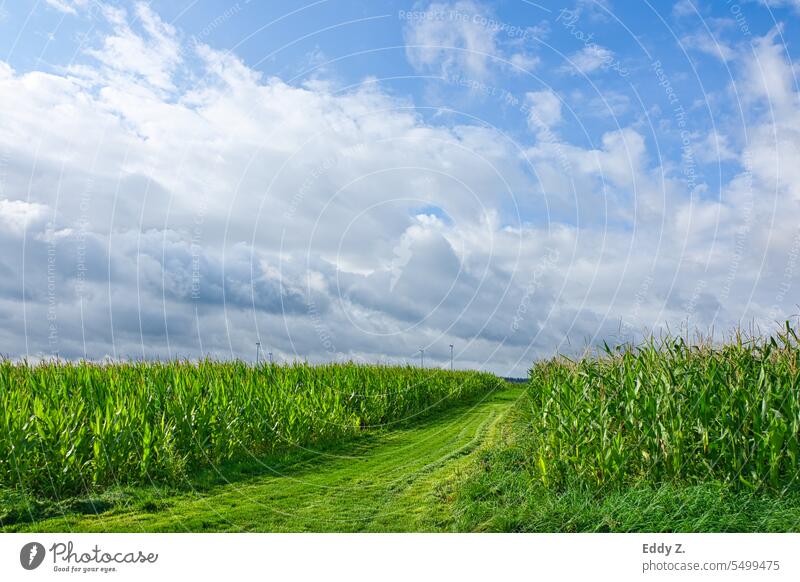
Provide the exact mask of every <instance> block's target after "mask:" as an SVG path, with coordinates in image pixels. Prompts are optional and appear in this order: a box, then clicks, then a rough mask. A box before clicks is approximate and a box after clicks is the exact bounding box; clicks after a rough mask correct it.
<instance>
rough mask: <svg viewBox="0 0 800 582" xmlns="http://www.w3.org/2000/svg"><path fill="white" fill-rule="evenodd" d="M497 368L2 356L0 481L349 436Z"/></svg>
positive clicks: (164, 467) (31, 481) (474, 388)
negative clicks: (30, 360)
mask: <svg viewBox="0 0 800 582" xmlns="http://www.w3.org/2000/svg"><path fill="white" fill-rule="evenodd" d="M500 382H501V381H500V380H499V379H497V378H496V377H495V376H493V375H491V374H486V373H479V372H449V371H443V370H431V369H419V368H412V367H405V368H399V367H386V366H360V365H355V364H331V365H324V366H317V367H313V366H309V365H302V364H298V365H291V366H278V365H263V366H257V367H252V366H250V365H247V364H245V363H243V362H230V363H220V362H214V361H203V362H199V363H190V362H169V363H152V362H151V363H129V364H111V365H98V364H91V363H80V364H70V363H66V364H65V363H54V362H51V363H44V364H39V365H29V364H26V363H21V364H18V363H12V362H10V361H3V362H0V421H1V422H2V427H0V486H2V487H11V488H20V489H22V490H25V491H30V492H35V493H37V494H43V495H50V496H61V495H68V494H77V493H80V492H85V491H87V490H91V489H93V488H98V487H102V486H106V485H110V484H131V483H149V482H152V481H171V480H176V479H180V478H183V477H185V476H186V475H187V474H188V472H190V471H192V470H195V469H197V468H201V467H204V466H210V465H213V464H215V463H219V462H221V461H226V460H230V459H237V458H247V457H248V455H263V454H269V453H273V452H279V451H281V450H288V449H290V448H292V447H296V446H305V445H310V446H313V445H320V444H323V443H327V442H333V441H337V440H341V439H344V438H347V437H348V436H352V435H355V434H357V433H359V432H360V431H361V430H363V429H364V428H368V427H376V426H380V425H384V424H386V423H391V422H394V421H399V420H403V419H407V418H409V417H412V416H414V415H415V414H419V413H423V412H426V411H428V410H430V409H432V408H435V407H442V406H446V405H447V404H451V403H453V402H454V401H457V400H460V399H465V398H468V397H471V396H475V395H478V394H481V393H485V392H487V391H489V390H492V389H493V388H496V387H498V386H499V385H500Z"/></svg>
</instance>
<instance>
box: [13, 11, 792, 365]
mask: <svg viewBox="0 0 800 582" xmlns="http://www.w3.org/2000/svg"><path fill="white" fill-rule="evenodd" d="M136 11H137V12H136V17H135V18H132V17H131V16H130V15H128V14H125V13H123V12H120V11H118V10H117V11H112V12H108V13H107V18H108V19H109V21H110V22H112V28H113V30H112V32H111V34H110V35H109V36H108V38H105V39H103V40H102V41H101V42H100V44H99V47H100V48H96V49H95V50H93V51H92V52H91V53H90V55H91V56H93V57H94V58H92V59H89V60H86V59H80V61H81V62H80V64H79V65H76V66H75V67H73V68H71V69H69V70H68V71H66V72H64V73H58V72H55V73H54V72H49V73H48V72H42V71H32V72H18V71H16V72H15V71H13V70H12V69H11V68H10V67H8V66H4V65H2V64H0V102H2V103H3V108H2V110H0V152H3V155H4V158H3V165H2V169H3V176H4V180H3V181H2V187H3V190H2V200H0V221H2V223H3V226H4V228H2V229H0V245H2V248H3V249H4V253H3V257H2V259H0V317H3V321H4V322H5V324H4V326H3V328H2V329H0V342H2V343H4V345H21V344H20V342H19V339H20V338H23V337H27V338H28V339H29V349H30V351H31V353H36V352H43V351H47V350H48V349H51V348H50V344H49V340H48V335H49V334H50V330H49V329H48V325H47V323H48V318H47V310H48V305H49V297H48V296H47V294H46V289H47V267H48V264H51V263H49V261H50V258H49V257H50V256H52V253H53V252H54V253H55V261H54V264H55V268H56V273H55V276H56V279H57V281H56V285H55V289H56V299H57V304H58V318H57V327H58V338H59V339H58V345H59V351H60V352H61V353H62V354H64V355H70V356H80V355H83V343H82V338H83V337H86V338H87V342H88V343H87V353H88V354H89V355H90V356H98V355H102V354H106V353H113V352H116V353H118V354H120V355H123V356H124V355H133V356H140V355H145V356H154V355H161V356H169V355H172V356H176V355H184V356H185V355H191V356H197V355H199V354H200V353H211V354H213V355H217V356H220V357H230V356H237V355H238V356H243V357H248V355H249V354H252V352H253V341H254V338H255V337H257V335H258V334H260V337H261V338H262V344H263V345H269V346H270V348H271V349H272V351H274V352H275V353H276V354H278V355H280V356H281V357H292V356H295V355H296V356H298V357H301V358H304V357H308V358H310V359H311V360H315V361H317V360H325V359H337V358H346V357H355V358H358V357H364V358H367V359H369V360H373V361H374V360H375V359H377V358H378V357H389V358H392V359H395V360H397V359H400V358H404V357H406V356H408V355H410V354H413V353H414V352H415V350H416V349H417V348H418V346H419V345H430V348H429V349H430V351H427V350H426V355H428V353H430V354H431V357H432V358H433V359H434V360H436V359H437V358H438V359H439V360H440V361H441V362H442V363H444V362H446V361H447V357H448V355H449V354H448V350H447V345H448V344H449V343H455V344H456V345H457V346H458V347H457V350H460V349H463V350H464V352H463V354H462V356H461V357H460V358H459V361H461V362H462V363H464V364H469V365H475V366H478V365H483V364H484V363H487V364H488V365H490V367H491V368H492V369H493V370H495V371H498V372H502V373H524V371H525V369H526V368H527V367H528V365H529V363H530V360H531V359H532V358H533V357H534V356H537V355H547V354H551V353H553V352H554V351H555V350H557V349H562V350H567V349H568V346H567V344H566V339H567V338H568V337H569V338H571V340H572V343H573V344H581V343H582V342H583V341H588V342H590V343H591V342H592V341H594V340H595V339H597V338H613V336H614V335H615V334H616V333H617V330H619V329H620V319H622V320H623V321H624V323H625V329H626V330H628V334H630V333H632V331H633V330H636V331H641V330H643V329H644V328H645V327H654V326H658V325H661V324H663V323H664V322H672V323H674V322H680V321H684V320H685V318H686V307H685V306H686V304H687V301H686V298H687V297H688V298H691V297H692V296H693V291H694V289H695V288H696V285H697V283H698V281H700V280H702V281H704V282H706V283H707V284H706V285H705V287H704V288H705V289H706V291H707V293H708V294H709V296H708V297H705V296H704V298H703V301H702V302H694V301H689V302H688V303H691V304H692V305H695V304H696V305H698V306H699V307H698V308H697V312H696V313H694V314H693V318H697V319H698V320H700V321H703V322H704V323H709V324H710V323H715V324H716V325H717V327H718V329H719V328H722V329H724V328H726V327H727V326H729V325H731V324H732V323H736V322H738V321H740V320H741V319H749V318H755V319H757V320H758V321H760V322H768V321H769V316H770V315H771V309H772V307H771V306H772V304H773V303H776V299H775V296H776V292H775V288H774V286H775V281H780V280H781V279H780V277H782V276H783V275H782V274H781V273H783V271H784V269H785V266H786V264H787V263H786V261H787V256H788V249H791V248H792V244H793V242H792V241H793V240H794V239H793V237H794V235H795V230H796V228H797V226H796V222H797V221H796V216H797V200H798V199H800V191H798V186H797V185H798V184H800V175H797V172H798V169H797V168H798V164H796V163H795V161H796V160H797V159H798V156H800V152H799V151H798V144H800V138H798V136H800V130H799V128H800V120H799V119H798V113H797V108H796V107H794V104H796V102H797V101H796V100H797V93H796V91H794V90H793V86H792V85H791V82H792V81H791V79H792V68H791V65H790V64H789V63H787V62H786V61H785V59H784V58H783V56H782V55H781V52H780V50H777V49H776V46H777V45H776V39H775V37H774V36H773V37H769V38H767V39H761V40H759V41H757V42H756V43H755V45H754V46H755V50H756V52H755V54H754V55H748V54H746V53H743V54H741V55H737V57H736V58H737V59H740V60H739V61H738V64H739V67H737V68H736V71H737V74H741V77H740V78H739V77H737V79H736V81H737V89H738V90H739V93H740V94H741V95H742V96H743V107H745V109H746V112H745V114H746V115H747V116H748V123H751V125H750V126H748V136H747V137H748V138H749V139H748V140H747V141H746V142H745V140H743V139H742V136H740V135H737V134H736V133H735V132H734V129H733V128H732V127H729V126H728V125H724V126H722V125H721V126H720V127H724V128H725V132H724V134H722V133H720V134H716V133H715V134H714V135H713V136H706V137H704V139H705V147H706V148H707V149H711V146H712V145H713V146H714V149H716V148H717V147H718V148H719V152H720V153H719V156H720V157H722V158H723V159H725V160H728V161H736V160H738V161H740V162H742V163H744V162H743V160H745V159H746V160H749V161H748V162H747V164H748V166H749V168H750V169H751V171H750V172H749V173H748V172H744V171H743V172H741V173H740V175H738V176H736V177H735V178H734V179H733V180H731V181H730V182H729V183H726V184H724V185H723V188H722V189H721V190H720V192H718V193H717V194H716V195H714V193H713V192H704V191H703V189H702V188H699V187H698V188H695V190H694V191H693V192H688V191H687V184H686V181H685V179H684V177H683V175H682V173H681V168H680V166H679V163H680V162H679V161H675V160H670V159H666V158H665V159H657V158H656V155H657V154H656V149H655V148H654V147H652V146H648V140H650V139H652V138H651V136H650V134H649V133H647V132H646V131H645V130H644V128H643V126H640V125H637V124H629V125H626V126H623V127H621V128H618V129H615V130H613V131H604V132H603V133H602V134H601V135H600V136H599V137H598V136H596V135H593V136H588V137H587V140H588V141H587V143H581V144H578V143H573V142H570V141H568V140H567V139H565V138H563V137H561V136H559V135H555V134H554V133H553V132H552V131H550V132H546V131H544V128H545V127H546V128H547V129H549V128H550V127H551V126H553V127H555V126H558V127H559V128H564V126H565V125H566V122H565V120H564V119H562V106H561V102H560V100H559V98H558V95H556V94H555V92H553V91H548V90H544V91H537V92H531V93H529V94H528V95H527V104H528V106H529V107H530V110H531V111H532V112H535V117H532V119H533V120H534V121H536V119H538V120H539V123H534V124H533V127H532V129H534V134H535V135H533V136H531V137H530V143H522V144H515V143H513V142H510V141H509V139H508V138H507V137H506V136H505V135H503V134H502V133H501V132H499V131H496V130H493V129H491V128H489V127H485V126H482V125H478V124H470V125H458V124H452V123H451V124H441V125H440V124H435V123H430V122H427V121H425V120H424V119H423V118H422V117H421V116H419V115H416V114H415V112H414V110H413V106H414V103H413V102H412V101H411V100H410V99H408V98H398V97H395V96H393V95H392V94H390V93H388V92H386V91H384V90H383V89H382V88H381V86H380V84H378V83H375V82H372V81H371V80H370V82H367V83H364V85H363V86H361V87H357V88H354V89H349V90H347V91H340V90H336V88H334V87H333V86H331V85H330V84H327V83H325V82H324V80H319V81H318V82H315V83H312V84H308V85H301V86H298V85H293V84H290V83H288V82H286V81H284V80H282V79H280V78H278V77H268V78H265V77H264V76H262V75H260V74H259V73H258V72H256V71H254V70H253V69H251V68H249V67H248V66H246V65H245V64H244V63H243V62H242V61H241V60H239V59H238V58H236V57H235V56H234V55H230V54H226V53H222V52H219V51H216V50H214V49H213V48H211V47H208V46H198V47H193V46H187V45H186V44H183V43H182V41H181V35H180V33H179V31H176V30H174V29H172V28H171V27H169V26H167V25H165V24H164V23H163V22H161V20H159V19H158V17H157V16H156V15H155V14H153V13H152V12H151V11H150V10H149V9H147V8H145V7H144V6H143V5H140V6H138V7H137V8H136ZM105 47H110V50H111V52H112V53H114V51H118V53H114V54H119V56H120V61H119V62H112V61H111V59H110V56H109V55H110V54H111V53H103V52H102V51H103V48H105ZM141 47H144V48H145V50H144V52H143V53H141V54H138V56H136V57H135V58H134V55H133V53H136V51H137V50H138V49H139V48H141ZM440 56H442V55H440ZM446 58H447V57H445V59H446ZM432 63H433V62H432ZM451 64H452V65H453V66H456V65H457V66H466V67H469V66H471V65H470V64H469V63H466V62H465V63H451ZM430 66H432V67H433V66H434V65H433V64H431V65H430ZM192 67H197V69H196V70H195V69H194V68H192ZM479 70H480V68H479ZM183 77H191V78H193V79H196V81H195V82H194V83H193V84H192V85H191V87H189V88H182V86H181V83H180V82H178V81H176V79H180V78H183ZM575 101H576V103H575V105H576V110H577V112H578V114H580V113H581V110H580V107H579V106H580V99H577V100H575ZM571 102H572V101H571ZM588 102H589V101H588V100H587V103H588ZM769 104H771V105H772V109H770V108H769V107H766V106H765V105H769ZM590 106H593V105H590ZM773 112H774V117H773ZM531 115H532V116H533V113H532V114H531ZM720 131H722V130H720ZM559 133H563V134H564V135H568V134H569V133H568V132H567V131H563V132H559ZM709 140H713V144H712V142H711V141H709ZM740 143H747V144H748V147H747V149H745V150H741V149H740V148H739V146H738V144H740ZM517 209H520V214H521V216H522V220H521V221H520V220H519V218H518V216H519V215H517ZM50 217H52V221H53V223H54V224H53V230H52V232H53V233H57V236H55V234H54V236H49V237H48V236H43V235H44V233H45V228H46V225H45V219H48V218H50ZM25 229H27V231H28V233H27V235H26V238H25V241H26V242H25V243H24V244H23V242H22V240H23V239H22V236H23V234H22V233H23V231H24V230H25ZM741 232H745V233H747V234H746V236H745V237H744V239H742V238H741V235H740V234H739V233H741ZM737 237H739V238H737ZM740 241H743V242H740ZM23 252H24V254H23ZM23 265H24V267H23ZM23 269H24V273H25V285H26V287H25V288H24V289H23V288H22V287H21V281H20V276H19V273H22V272H23ZM731 273H733V274H732V275H731ZM751 298H752V299H751ZM23 300H24V301H25V305H26V311H25V313H26V317H25V318H23V317H21V313H23V312H22V307H21V304H22V301H23ZM81 301H83V306H84V310H83V313H84V319H83V320H82V319H81V317H80V314H81V309H80V306H81ZM777 302H778V303H779V309H778V314H780V313H783V310H784V309H789V308H790V307H791V306H788V307H787V305H788V304H789V303H790V302H791V299H790V298H789V299H786V300H780V301H777ZM112 317H113V320H112ZM714 318H716V319H714ZM773 319H774V318H773ZM515 321H517V323H518V326H517V328H516V329H514V326H513V324H514V322H515ZM623 335H624V334H623ZM626 339H630V338H629V337H628V338H626ZM437 350H438V352H437Z"/></svg>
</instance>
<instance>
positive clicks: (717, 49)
mask: <svg viewBox="0 0 800 582" xmlns="http://www.w3.org/2000/svg"><path fill="white" fill-rule="evenodd" d="M681 44H682V45H683V46H684V47H685V48H687V49H690V50H697V51H700V52H702V53H705V54H707V55H710V56H712V57H714V58H717V59H719V60H721V61H723V62H727V61H730V60H732V59H733V58H734V57H735V51H734V49H733V48H732V47H730V46H729V45H727V44H726V43H725V42H723V41H722V40H720V39H719V38H716V37H714V36H712V35H711V34H710V33H709V32H708V31H699V32H696V33H693V34H690V35H686V36H684V37H683V38H681Z"/></svg>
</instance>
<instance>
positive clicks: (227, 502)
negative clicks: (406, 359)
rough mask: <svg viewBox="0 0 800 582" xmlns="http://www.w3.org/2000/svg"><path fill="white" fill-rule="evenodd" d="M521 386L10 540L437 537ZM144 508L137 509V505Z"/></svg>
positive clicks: (54, 522) (40, 526)
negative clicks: (138, 535)
mask: <svg viewBox="0 0 800 582" xmlns="http://www.w3.org/2000/svg"><path fill="white" fill-rule="evenodd" d="M522 393H523V386H521V385H511V384H508V385H506V386H505V387H504V389H502V390H498V391H495V392H493V393H491V394H489V395H487V396H485V397H484V398H483V399H481V400H479V401H474V402H471V403H469V404H463V405H456V406H454V407H453V408H451V409H449V410H444V411H442V412H438V413H436V414H435V415H433V416H431V417H428V418H424V419H421V420H419V421H416V422H413V423H409V424H408V425H406V426H402V427H399V428H395V429H387V430H384V431H380V432H376V433H372V434H365V435H364V436H363V437H361V438H359V439H356V440H355V441H353V442H350V443H346V444H344V445H342V446H341V447H340V448H339V449H338V450H328V451H325V452H319V453H313V452H308V453H305V454H302V455H297V456H295V457H294V459H289V460H287V461H281V462H269V463H268V462H263V463H262V462H258V461H253V462H252V463H250V464H249V465H248V466H247V468H246V472H249V473H250V474H251V475H250V476H244V475H243V474H242V471H241V464H240V467H239V470H238V472H235V471H228V473H230V474H233V473H235V476H234V477H232V478H231V477H230V475H229V474H226V470H223V472H222V473H221V474H220V475H217V476H216V477H215V480H216V481H217V482H218V483H217V484H213V485H209V486H207V487H203V488H202V490H194V491H187V492H181V493H174V492H172V493H169V494H166V495H161V496H159V493H158V490H156V489H153V493H152V497H153V499H154V502H153V503H152V504H151V507H150V510H147V509H143V506H142V505H141V504H138V505H133V506H132V507H130V508H128V507H125V506H124V504H123V505H119V506H116V507H114V508H112V509H111V510H109V511H107V512H105V513H100V514H91V513H90V514H85V513H84V514H81V513H66V514H64V515H63V516H60V517H57V518H51V519H47V520H44V521H38V522H34V523H20V524H16V525H14V526H10V527H8V528H7V530H11V531H40V532H42V531H60V532H63V531H86V532H164V531H170V532H186V531H189V532H200V531H259V532H283V531H291V532H298V531H314V532H320V531H336V532H347V531H381V532H385V531H442V530H449V529H451V528H453V527H454V525H453V524H454V523H455V521H454V518H455V516H453V515H452V512H453V511H454V504H452V503H451V501H452V496H453V494H454V492H455V489H456V488H457V485H458V482H459V481H460V480H461V479H462V478H463V476H464V474H465V473H467V472H469V471H470V470H471V468H472V467H474V461H475V456H476V452H477V451H478V450H479V449H481V448H482V447H483V446H485V445H489V444H491V443H492V442H493V439H494V438H495V436H496V434H497V432H498V429H499V427H500V426H501V424H502V422H503V420H504V419H505V418H506V416H507V414H508V412H509V411H510V409H511V408H512V406H513V405H514V403H515V402H516V401H517V400H518V399H519V398H520V396H521V395H522ZM144 507H147V506H144Z"/></svg>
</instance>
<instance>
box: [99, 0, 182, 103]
mask: <svg viewBox="0 0 800 582" xmlns="http://www.w3.org/2000/svg"><path fill="white" fill-rule="evenodd" d="M103 12H104V14H105V16H106V18H107V20H108V21H109V22H110V23H112V24H113V25H114V34H113V35H110V36H107V37H106V38H105V41H104V43H103V46H102V47H101V48H98V49H92V50H90V51H89V54H90V55H92V56H93V57H95V58H96V59H97V60H99V61H100V62H102V63H104V64H105V65H106V67H107V68H108V70H109V71H113V72H115V73H118V74H120V75H125V76H129V77H133V78H141V79H144V80H145V81H146V82H147V83H148V84H149V85H150V86H151V87H152V88H154V89H157V90H171V89H173V88H174V84H173V79H172V74H173V72H174V71H175V69H176V67H177V66H178V65H179V64H180V62H181V51H180V45H179V42H178V39H177V37H176V31H175V28H174V27H173V26H172V25H170V24H167V23H165V22H164V21H162V20H161V19H160V18H159V17H158V15H156V14H155V13H154V12H153V11H152V9H151V8H150V7H149V5H147V4H145V3H144V2H139V3H137V4H136V5H135V13H136V17H137V19H138V20H139V22H140V23H141V25H142V27H143V28H144V31H145V33H146V34H145V35H143V36H142V35H139V34H137V33H136V32H135V31H134V30H133V29H132V28H131V26H130V25H129V23H128V21H127V19H126V15H125V12H124V11H123V10H122V9H118V8H113V7H104V10H103Z"/></svg>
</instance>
